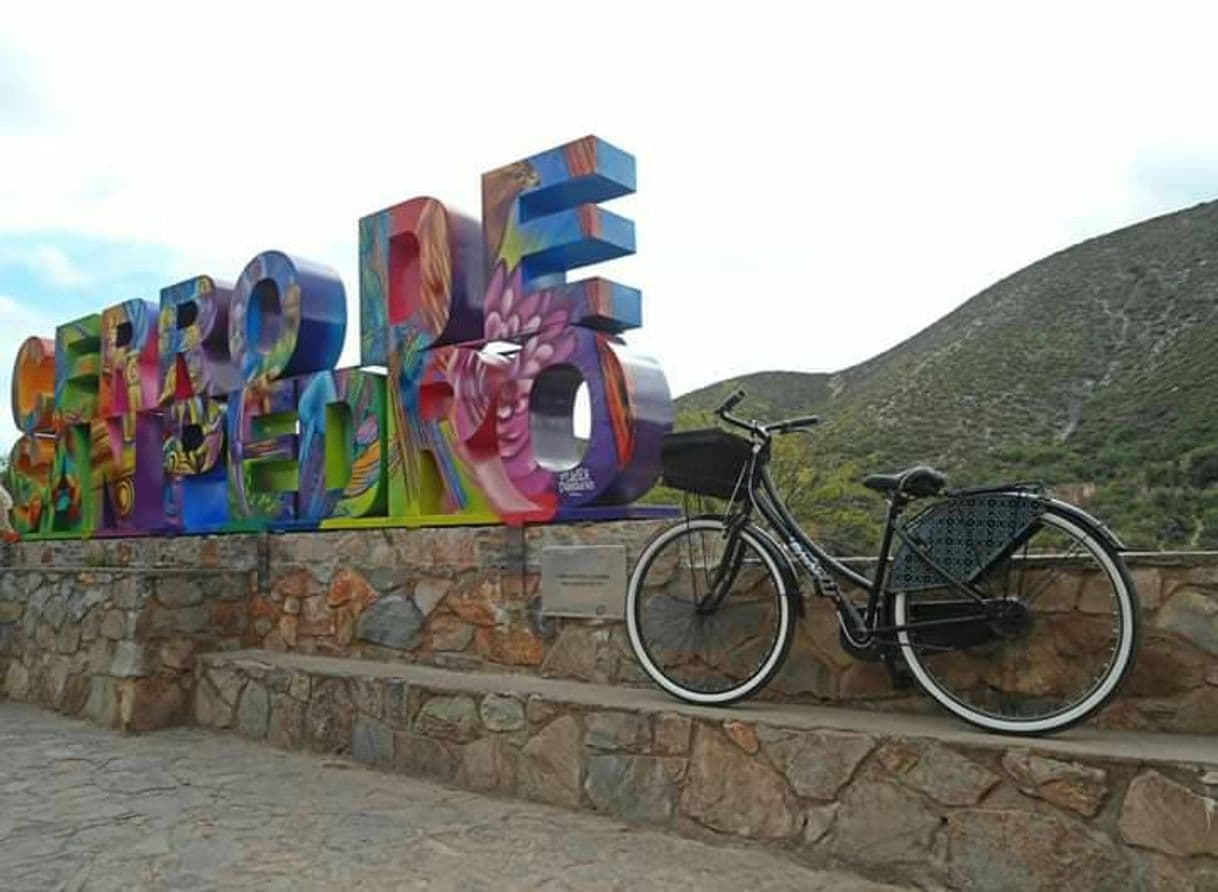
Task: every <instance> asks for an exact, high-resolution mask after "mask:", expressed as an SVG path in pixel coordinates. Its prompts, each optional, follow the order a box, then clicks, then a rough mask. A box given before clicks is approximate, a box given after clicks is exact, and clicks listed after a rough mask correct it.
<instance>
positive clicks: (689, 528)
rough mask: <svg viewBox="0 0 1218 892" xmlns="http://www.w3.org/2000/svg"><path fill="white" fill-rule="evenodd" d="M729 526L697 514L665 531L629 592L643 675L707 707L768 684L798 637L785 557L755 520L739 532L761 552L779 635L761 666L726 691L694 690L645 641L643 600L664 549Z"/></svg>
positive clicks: (644, 557) (647, 551) (630, 623)
mask: <svg viewBox="0 0 1218 892" xmlns="http://www.w3.org/2000/svg"><path fill="white" fill-rule="evenodd" d="M726 529H727V525H726V524H725V523H724V521H723V519H722V518H720V517H694V518H689V519H688V520H685V521H682V522H681V523H677V524H674V525H673V526H671V527H668V528H666V529H664V530H662V531H661V532H660V533H658V534H657V535H656V536H654V537H653V538H652V539H651V541H649V542H648V543H647V545H646V546H645V547H644V548H643V551H642V553H641V554H640V555H639V560H638V562H637V563H636V564H635V568H634V572H633V573H632V574H631V577H630V582H629V585H628V586H627V590H626V625H627V631H628V633H629V638H630V645H631V648H632V650H633V651H634V655H635V658H636V659H637V660H638V662H639V665H640V666H641V667H642V669H643V671H644V673H646V675H647V676H648V677H649V678H650V679H651V680H652V681H653V682H654V683H655V684H656V685H657V686H658V687H659V688H661V689H662V690H664V691H665V692H666V693H668V694H670V695H672V696H674V697H676V698H677V699H679V700H683V701H685V702H687V703H695V704H699V705H703V706H707V705H727V704H729V703H735V702H738V701H740V700H743V699H745V698H747V697H749V696H752V695H753V694H755V693H757V692H758V691H760V690H761V689H762V688H764V687H765V685H766V684H767V683H768V682H769V681H770V680H771V679H772V678H773V677H774V675H775V674H777V673H778V671H779V670H780V669H781V668H782V665H783V662H784V661H785V659H786V655H787V652H788V651H789V650H790V646H791V639H792V637H793V635H794V624H793V617H792V613H793V611H792V608H791V603H790V600H791V599H790V597H789V592H788V589H787V582H786V577H785V576H784V574H783V573H782V571H781V569H780V567H779V564H778V561H779V560H780V559H781V558H779V557H778V556H776V555H775V553H774V548H773V546H771V545H770V544H769V541H768V539H766V537H765V534H764V533H763V532H761V531H760V530H758V529H756V528H755V527H753V526H752V525H751V524H750V525H748V526H746V527H744V528H743V529H742V530H740V532H739V536H740V537H741V538H740V540H741V542H742V543H744V545H746V546H747V547H748V548H749V549H751V550H752V552H753V553H754V554H755V555H756V556H757V559H758V560H759V561H760V563H761V565H762V566H763V567H764V569H765V573H766V578H767V579H768V580H769V582H770V583H771V584H772V595H771V596H770V598H772V600H773V604H774V608H775V617H776V620H777V627H776V628H775V630H774V634H773V636H772V638H771V640H770V641H769V643H768V644H767V646H766V647H765V650H764V653H763V654H762V655H761V656H762V658H761V660H760V661H759V662H758V664H757V666H756V668H755V669H754V670H753V671H750V672H749V673H748V674H747V676H746V677H744V678H743V679H741V680H739V681H738V683H735V684H731V685H729V686H728V687H726V688H725V689H723V690H718V691H705V690H697V689H694V688H693V687H691V686H690V685H689V684H688V683H684V682H682V680H680V679H679V678H675V677H674V673H673V672H672V671H665V669H664V667H662V666H661V665H660V664H659V662H658V661H657V660H656V659H655V656H654V655H653V653H652V648H651V647H649V646H648V642H647V641H646V640H645V638H646V637H647V634H648V633H647V632H646V630H645V629H644V628H643V626H644V623H643V621H642V619H641V611H642V608H643V600H644V596H645V595H646V593H647V577H648V574H649V573H650V572H651V571H652V568H653V567H654V566H655V565H656V562H657V559H658V558H659V557H660V555H661V554H663V553H664V551H665V549H666V548H668V547H670V546H672V545H673V544H674V543H677V542H678V540H679V539H680V538H681V537H683V536H688V535H690V534H692V533H695V532H701V533H706V534H713V535H717V536H720V537H722V536H723V534H724V533H725V532H726ZM678 547H679V544H678ZM732 594H735V589H733V591H732V592H731V593H729V595H728V597H731V596H732Z"/></svg>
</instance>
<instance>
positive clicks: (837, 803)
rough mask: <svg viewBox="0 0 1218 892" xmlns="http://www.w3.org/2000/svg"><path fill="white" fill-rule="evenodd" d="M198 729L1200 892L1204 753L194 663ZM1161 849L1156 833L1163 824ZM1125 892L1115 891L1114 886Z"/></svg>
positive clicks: (823, 836)
mask: <svg viewBox="0 0 1218 892" xmlns="http://www.w3.org/2000/svg"><path fill="white" fill-rule="evenodd" d="M196 675H197V684H196V698H195V718H196V720H197V721H198V722H199V723H200V724H201V725H204V726H208V727H212V728H218V729H232V730H235V731H237V732H238V733H241V734H243V735H245V736H247V737H251V738H254V739H265V740H268V741H269V742H271V743H272V744H274V745H276V746H279V747H283V748H290V749H309V750H313V751H316V752H326V753H344V754H350V755H351V756H353V757H354V758H355V759H356V760H358V761H360V762H363V763H366V764H368V765H370V766H373V767H376V768H380V769H383V770H395V771H401V772H404V773H409V774H414V775H421V776H425V777H428V778H431V779H434V780H438V781H440V782H443V783H448V784H455V785H457V786H460V787H462V788H465V789H470V790H475V791H479V792H489V793H496V794H499V795H507V796H517V797H520V798H524V799H530V800H536V801H542V802H549V803H552V804H557V805H563V806H566V807H569V808H574V809H581V810H586V811H593V812H600V813H604V814H609V815H613V816H615V817H618V818H622V819H625V820H628V821H635V822H641V823H646V824H652V825H660V826H664V827H666V828H668V829H671V830H676V831H678V832H682V833H691V834H695V835H716V834H720V835H722V834H727V835H733V836H739V837H744V838H748V839H752V840H755V841H757V842H759V843H762V844H765V845H768V846H775V847H780V848H782V849H784V850H786V851H789V852H792V853H793V854H795V855H796V856H797V857H800V858H801V859H803V860H806V861H808V862H809V863H813V864H817V865H828V866H833V865H838V866H849V867H850V868H852V869H854V870H857V871H860V872H862V873H866V874H868V875H870V876H872V877H874V878H877V879H895V880H900V881H902V882H906V883H908V882H911V881H912V882H916V883H919V884H921V885H930V886H940V887H942V886H946V887H948V888H952V889H975V888H1003V889H1051V888H1071V889H1075V890H1086V889H1095V890H1109V889H1114V888H1148V889H1168V888H1170V889H1173V890H1174V889H1182V890H1183V889H1210V888H1215V887H1218V826H1216V825H1215V823H1214V822H1212V821H1210V820H1208V816H1209V815H1210V814H1211V812H1212V811H1213V809H1214V807H1215V801H1214V799H1213V798H1212V792H1213V786H1211V785H1212V784H1214V783H1215V781H1216V780H1218V774H1216V773H1215V770H1214V769H1215V767H1216V766H1218V740H1215V739H1214V738H1206V737H1193V736H1189V737H1186V736H1180V735H1166V734H1133V733H1127V732H1114V731H1106V730H1101V729H1081V730H1076V731H1073V732H1069V733H1067V734H1063V735H1062V736H1060V737H1058V738H1051V739H1047V740H1039V739H1038V740H1028V739H1024V738H1010V737H1001V736H996V735H989V734H983V733H980V732H975V731H971V730H969V729H968V728H967V727H965V726H962V725H960V724H959V723H957V722H955V721H954V720H952V719H949V718H939V717H926V716H909V715H893V714H891V713H876V712H866V711H860V710H847V709H833V708H823V707H822V708H816V707H806V706H783V705H772V704H745V705H742V706H738V707H734V708H731V709H723V710H717V709H709V708H704V707H695V706H687V705H684V704H679V703H676V702H675V701H672V700H670V699H667V698H665V697H664V696H662V695H660V694H659V693H658V692H653V691H648V690H630V689H623V688H619V687H610V686H603V685H592V684H582V683H578V682H570V681H561V680H553V679H543V678H537V677H534V676H528V675H521V674H490V673H478V674H473V673H461V672H453V671H445V670H441V669H435V668H431V667H425V666H409V665H401V664H396V663H393V664H388V663H373V662H369V661H356V660H339V659H327V658H317V657H308V656H302V655H297V654H285V653H271V652H267V651H234V652H227V653H214V654H207V655H203V656H201V657H200V658H199V659H198V661H197V664H196ZM1168 816H1171V820H1170V821H1169V822H1168V823H1170V824H1171V830H1170V831H1168V830H1167V826H1168V825H1167V824H1166V823H1165V819H1166V818H1167V817H1168ZM1131 883H1132V885H1130V884H1131Z"/></svg>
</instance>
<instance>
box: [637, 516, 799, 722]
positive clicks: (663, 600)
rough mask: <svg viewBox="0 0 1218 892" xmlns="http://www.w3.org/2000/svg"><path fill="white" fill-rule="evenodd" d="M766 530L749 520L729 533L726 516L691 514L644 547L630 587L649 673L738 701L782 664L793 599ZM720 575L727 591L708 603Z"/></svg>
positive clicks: (701, 698) (678, 693)
mask: <svg viewBox="0 0 1218 892" xmlns="http://www.w3.org/2000/svg"><path fill="white" fill-rule="evenodd" d="M762 535H763V534H761V533H759V532H754V531H752V530H750V529H749V528H745V529H743V530H740V531H739V532H738V533H736V534H735V535H733V536H731V537H729V536H728V528H727V525H726V524H725V523H724V521H723V520H722V519H721V518H718V517H702V518H691V519H689V520H686V521H683V522H682V523H679V524H676V525H675V526H672V527H669V528H668V529H666V530H664V531H663V532H661V533H660V534H659V535H658V536H656V537H655V538H654V539H653V540H652V541H651V542H650V543H648V545H647V547H646V548H645V549H644V550H643V553H642V555H640V557H639V561H638V564H637V565H636V566H635V570H634V573H633V574H632V575H631V578H630V585H629V587H628V588H627V594H626V624H627V629H628V631H629V633H630V644H631V647H632V648H633V649H634V653H635V656H636V657H637V658H638V661H639V664H640V665H641V666H642V667H643V670H644V671H645V672H646V673H647V675H648V676H649V677H650V678H651V679H652V681H654V682H655V683H656V684H657V685H659V686H660V687H661V688H663V689H664V690H665V691H667V692H668V693H670V694H672V695H673V696H674V697H677V698H679V699H681V700H685V701H687V702H690V703H701V704H725V703H732V702H734V701H737V700H741V699H743V698H745V697H748V696H749V695H751V694H753V693H755V692H757V691H758V690H760V689H761V688H762V687H763V686H764V685H765V684H766V682H768V681H769V680H770V678H772V677H773V675H774V673H776V672H777V671H778V669H779V668H781V666H782V661H783V658H784V657H785V656H786V653H787V650H788V648H789V647H790V644H791V635H792V632H793V627H792V623H791V605H790V601H789V599H788V593H787V588H786V583H785V580H784V577H783V574H782V572H781V571H780V569H779V567H778V564H777V559H776V558H775V556H774V555H773V553H772V549H770V548H768V547H767V546H766V544H765V543H764V542H763V540H762V539H761V536H762ZM717 578H722V579H723V580H724V581H726V582H727V583H729V584H728V585H726V586H725V588H724V590H725V592H726V594H725V595H724V596H723V598H722V600H719V601H718V603H709V602H708V600H707V596H708V594H710V593H711V592H712V589H713V588H714V586H715V580H716V579H717ZM713 600H714V599H713V598H712V599H711V601H712V602H713Z"/></svg>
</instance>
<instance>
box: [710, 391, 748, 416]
mask: <svg viewBox="0 0 1218 892" xmlns="http://www.w3.org/2000/svg"><path fill="white" fill-rule="evenodd" d="M742 399H744V390H743V389H741V390H737V391H736V392H735V393H733V394H732V395H731V396H729V397H728V398H727V399H725V400H724V401H723V402H721V403H720V404H719V408H718V409H716V410H715V414H716V415H722V414H723V413H724V412H730V411H732V409H734V408H736V406H737V405H738V404H739V403H740V401H741V400H742Z"/></svg>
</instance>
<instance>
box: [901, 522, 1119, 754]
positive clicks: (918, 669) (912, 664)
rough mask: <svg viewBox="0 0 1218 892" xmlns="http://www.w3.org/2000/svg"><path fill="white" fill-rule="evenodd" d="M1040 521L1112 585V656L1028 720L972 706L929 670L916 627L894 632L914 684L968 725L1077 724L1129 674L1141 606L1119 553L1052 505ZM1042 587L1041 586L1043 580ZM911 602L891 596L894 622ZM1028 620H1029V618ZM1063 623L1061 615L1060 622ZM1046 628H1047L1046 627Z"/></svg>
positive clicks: (1031, 729) (1020, 731) (1010, 729)
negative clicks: (1073, 695) (1063, 699)
mask: <svg viewBox="0 0 1218 892" xmlns="http://www.w3.org/2000/svg"><path fill="white" fill-rule="evenodd" d="M1038 523H1039V525H1040V526H1046V525H1047V526H1049V527H1054V528H1056V529H1057V530H1058V531H1060V532H1061V533H1063V534H1066V535H1069V536H1071V537H1074V538H1075V539H1076V540H1077V541H1078V542H1079V543H1080V544H1081V545H1082V546H1083V548H1084V549H1085V550H1086V551H1087V552H1088V553H1089V554H1090V555H1091V556H1092V557H1093V558H1094V559H1095V560H1096V562H1097V565H1098V567H1099V569H1101V570H1102V571H1103V574H1104V577H1105V578H1106V579H1107V580H1108V582H1109V583H1110V584H1111V586H1112V594H1113V595H1114V596H1115V600H1114V603H1115V604H1116V605H1118V622H1117V625H1116V626H1115V632H1116V634H1117V643H1116V646H1115V647H1114V648H1113V649H1112V654H1113V657H1112V659H1111V661H1110V662H1109V664H1108V665H1107V666H1106V668H1105V669H1104V671H1103V674H1102V675H1101V676H1100V677H1098V678H1097V679H1096V680H1095V682H1094V684H1093V685H1092V686H1091V687H1090V688H1089V689H1088V690H1087V691H1086V692H1085V693H1084V694H1083V695H1082V696H1081V697H1079V698H1078V699H1077V701H1075V702H1071V703H1069V704H1068V705H1066V706H1064V707H1062V708H1060V709H1057V710H1055V711H1054V712H1052V713H1049V714H1046V715H1040V716H1032V717H1028V718H1017V717H1004V716H999V715H995V714H994V713H992V712H990V711H987V710H984V709H980V708H977V707H976V706H974V705H971V704H970V703H969V702H967V701H966V700H965V699H964V698H962V697H961V696H960V695H959V694H958V693H957V692H953V691H951V690H949V689H948V687H947V686H946V684H945V683H944V682H943V681H942V680H941V678H940V674H943V673H940V672H937V671H934V670H932V669H930V668H929V663H930V660H931V659H933V657H932V656H931V655H930V651H929V649H927V648H919V646H918V644H917V642H916V640H915V639H916V637H917V634H918V633H917V632H916V630H915V631H913V632H911V631H910V630H905V631H901V632H898V633H897V641H898V644H899V646H900V650H901V654H902V656H903V657H904V660H905V663H906V665H907V666H908V667H909V670H910V672H911V673H912V674H913V676H914V679H915V681H916V682H917V684H918V686H919V687H920V688H921V689H922V690H923V691H924V692H925V693H926V694H927V695H928V696H929V697H930V698H931V699H932V700H934V701H935V702H936V703H938V704H939V705H940V706H941V707H943V708H944V709H946V710H947V711H948V712H950V713H952V714H953V715H955V716H956V717H958V718H960V719H963V720H964V721H966V722H968V723H969V724H971V725H974V726H976V727H979V728H983V729H985V730H987V731H991V732H996V733H1002V734H1013V735H1023V736H1038V735H1044V734H1051V733H1055V732H1057V731H1062V730H1064V729H1066V728H1068V727H1071V726H1073V725H1076V724H1078V723H1079V722H1082V721H1084V720H1086V719H1087V718H1089V717H1090V716H1092V715H1094V714H1095V713H1096V712H1097V711H1098V710H1100V709H1102V708H1103V707H1104V706H1105V705H1106V704H1107V703H1108V702H1110V701H1111V700H1112V698H1113V697H1114V696H1116V694H1117V692H1118V691H1119V690H1120V687H1121V684H1122V683H1123V682H1124V680H1125V679H1126V678H1127V677H1128V675H1129V672H1130V670H1131V669H1132V667H1133V664H1134V660H1135V657H1136V655H1137V650H1138V644H1139V641H1140V638H1141V609H1140V606H1139V603H1138V597H1137V592H1136V590H1135V589H1134V586H1133V581H1132V579H1131V578H1130V575H1129V571H1128V570H1127V569H1126V567H1125V564H1124V561H1123V560H1122V559H1121V556H1120V554H1119V553H1118V552H1117V551H1116V550H1115V549H1113V548H1112V547H1111V545H1110V544H1109V543H1108V542H1107V541H1106V539H1105V538H1104V537H1103V536H1102V535H1101V534H1100V533H1099V532H1098V531H1096V530H1094V529H1091V528H1090V525H1088V524H1084V523H1082V522H1080V521H1079V520H1078V519H1077V518H1072V517H1069V516H1067V515H1066V514H1065V513H1063V512H1060V511H1057V510H1055V509H1054V508H1052V507H1050V508H1048V509H1046V511H1045V512H1044V514H1043V515H1042V517H1041V519H1040V521H1039V522H1038ZM1022 572H1023V571H1022V570H1021V573H1022ZM1041 585H1042V588H1043V587H1044V583H1042V584H1041ZM1033 597H1035V596H1033ZM911 605H912V599H911V598H910V597H909V596H907V594H906V593H905V592H898V593H896V594H895V595H894V598H893V615H894V618H895V621H896V623H897V624H898V625H905V624H907V623H908V622H909V620H910V616H911V615H912V609H911ZM1027 621H1028V622H1029V623H1031V622H1033V620H1032V619H1030V618H1029V619H1028V620H1027ZM1062 621H1063V620H1062V619H1061V618H1060V617H1059V619H1058V622H1059V623H1060V622H1062ZM1029 627H1030V626H1029ZM1045 628H1046V630H1048V626H1046V627H1045ZM1047 634H1050V635H1052V634H1053V632H1052V630H1049V631H1048V632H1047Z"/></svg>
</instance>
